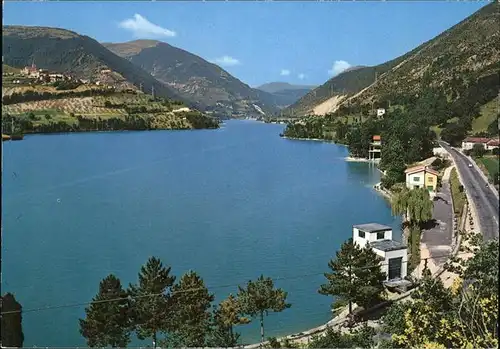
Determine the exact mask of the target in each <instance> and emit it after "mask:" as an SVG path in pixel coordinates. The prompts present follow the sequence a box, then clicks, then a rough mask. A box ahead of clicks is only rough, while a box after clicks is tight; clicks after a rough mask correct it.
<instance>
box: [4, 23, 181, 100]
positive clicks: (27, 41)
mask: <svg viewBox="0 0 500 349" xmlns="http://www.w3.org/2000/svg"><path fill="white" fill-rule="evenodd" d="M2 38H3V43H2V55H3V58H4V63H5V64H8V65H9V66H12V67H15V68H23V67H24V66H29V65H31V64H32V63H33V62H34V63H35V64H36V66H37V67H38V68H43V69H48V70H49V71H54V72H60V73H71V74H72V75H74V76H75V77H78V78H84V79H91V80H110V82H112V83H113V85H115V86H123V87H127V88H130V87H133V86H135V87H136V88H138V87H139V86H141V85H142V87H143V89H144V90H145V91H148V92H149V91H151V90H152V88H153V87H154V91H155V94H156V95H157V96H161V97H167V98H172V99H179V100H182V98H181V97H180V96H179V95H178V94H177V93H176V92H175V91H174V90H173V89H171V88H169V87H168V86H166V85H165V84H162V83H160V82H159V81H157V80H156V79H155V78H154V77H152V76H151V75H150V74H148V73H147V72H146V71H144V70H142V69H141V68H139V67H137V66H135V65H134V64H132V63H131V62H129V61H127V60H126V59H123V58H121V57H119V56H117V55H116V54H114V53H112V52H111V51H109V50H108V49H106V48H105V47H104V46H102V45H101V44H100V43H98V42H97V41H96V40H94V39H92V38H90V37H88V36H84V35H79V34H77V33H75V32H72V31H69V30H65V29H58V28H48V27H29V26H3V32H2ZM106 70H111V73H109V72H104V73H103V71H106Z"/></svg>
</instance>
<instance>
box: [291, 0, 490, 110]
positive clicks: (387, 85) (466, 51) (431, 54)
mask: <svg viewBox="0 0 500 349" xmlns="http://www.w3.org/2000/svg"><path fill="white" fill-rule="evenodd" d="M499 6H500V5H499V4H498V2H493V3H491V4H488V5H486V6H484V7H483V8H481V9H480V10H479V11H477V12H476V13H474V14H473V15H471V16H469V17H468V18H466V19H465V20H463V21H462V22H460V23H458V24H456V25H455V26H453V27H452V28H450V29H448V30H446V31H445V32H443V33H442V34H440V35H438V36H437V37H435V38H434V39H432V40H429V41H427V42H425V43H424V44H422V45H420V46H418V47H417V48H415V49H414V50H412V51H410V52H408V53H407V54H405V55H403V56H401V57H398V58H396V59H394V60H392V61H388V62H386V63H384V64H380V65H377V66H374V67H362V68H359V69H356V70H351V71H346V72H344V73H342V74H340V75H338V76H336V77H334V78H332V79H330V80H328V81H327V82H326V83H325V84H323V85H321V86H320V87H318V88H316V89H314V90H312V91H311V92H309V93H308V94H307V95H306V96H304V97H303V98H301V99H300V100H299V101H297V102H296V103H295V104H293V105H292V106H290V107H289V108H287V109H286V110H285V111H284V113H287V114H289V115H293V116H302V115H307V114H315V115H325V114H328V113H332V112H335V111H337V110H338V109H339V108H340V107H345V106H347V105H348V106H349V107H352V106H354V107H358V108H363V106H372V105H375V106H386V105H388V104H391V103H392V104H393V105H394V104H405V101H406V100H408V99H415V98H417V97H418V95H419V93H421V92H422V91H423V89H429V88H430V89H434V90H436V91H440V92H442V93H444V94H445V95H446V96H447V98H448V100H449V101H450V102H453V101H456V100H458V99H461V98H468V99H470V101H469V102H471V103H478V104H480V105H482V104H484V103H486V102H487V101H489V100H491V99H492V98H494V97H495V95H496V94H497V93H498V81H499V80H498V79H499V74H498V72H499V68H500V47H499V45H498V42H499V40H500V25H499V23H500V12H499ZM495 86H496V92H495ZM481 96H482V97H481ZM472 99H476V100H474V101H472Z"/></svg>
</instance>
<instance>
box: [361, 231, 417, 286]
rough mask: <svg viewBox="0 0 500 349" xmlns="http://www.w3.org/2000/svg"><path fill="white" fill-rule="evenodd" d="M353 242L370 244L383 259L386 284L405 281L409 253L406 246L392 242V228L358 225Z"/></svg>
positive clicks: (382, 265)
mask: <svg viewBox="0 0 500 349" xmlns="http://www.w3.org/2000/svg"><path fill="white" fill-rule="evenodd" d="M352 240H353V242H354V243H356V244H358V245H359V246H363V247H364V246H366V244H369V245H370V247H371V248H372V249H373V251H374V252H375V253H376V254H378V255H379V256H380V257H382V258H383V261H382V262H381V268H382V271H383V272H385V273H386V277H387V279H386V282H393V283H394V282H396V281H400V280H403V279H404V278H405V277H406V275H407V264H408V251H407V247H406V245H405V244H403V243H401V242H399V241H394V240H392V228H391V227H389V226H386V225H382V224H378V223H368V224H358V225H354V226H353V227H352Z"/></svg>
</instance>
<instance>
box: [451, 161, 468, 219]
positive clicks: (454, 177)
mask: <svg viewBox="0 0 500 349" xmlns="http://www.w3.org/2000/svg"><path fill="white" fill-rule="evenodd" d="M461 185H462V184H461V183H460V180H459V179H458V174H457V170H456V168H453V169H452V170H451V173H450V189H451V196H452V198H453V208H454V211H455V212H454V213H455V215H457V216H458V217H462V212H463V209H464V205H465V201H466V200H467V198H466V196H465V192H464V191H463V190H462V191H460V186H461Z"/></svg>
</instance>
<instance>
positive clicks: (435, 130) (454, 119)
mask: <svg viewBox="0 0 500 349" xmlns="http://www.w3.org/2000/svg"><path fill="white" fill-rule="evenodd" d="M457 121H458V118H457V117H454V118H451V119H449V120H448V121H447V123H448V124H451V123H454V122H457ZM431 131H434V132H435V133H436V136H437V137H438V138H439V137H440V136H441V131H443V129H442V128H441V127H439V126H438V125H435V126H431Z"/></svg>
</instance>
